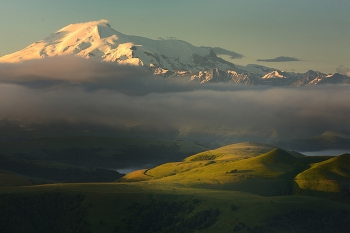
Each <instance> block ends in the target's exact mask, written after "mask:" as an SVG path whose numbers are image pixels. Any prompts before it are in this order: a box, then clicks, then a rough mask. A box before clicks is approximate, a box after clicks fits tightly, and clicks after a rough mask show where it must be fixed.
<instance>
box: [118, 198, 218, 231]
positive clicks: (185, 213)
mask: <svg viewBox="0 0 350 233" xmlns="http://www.w3.org/2000/svg"><path fill="white" fill-rule="evenodd" d="M198 203H199V200H197V199H193V200H192V201H187V200H186V201H179V202H175V201H173V202H165V201H159V200H158V201H156V200H154V199H152V200H151V202H150V203H149V204H139V203H133V204H132V205H130V206H129V207H128V208H129V210H130V211H131V214H130V215H129V216H127V217H125V218H124V219H123V220H122V221H123V223H124V224H125V230H122V229H121V227H120V226H117V227H116V230H115V232H128V233H137V232H144V233H160V232H162V233H163V232H164V233H172V232H174V233H175V232H176V233H177V232H182V233H187V232H194V231H196V230H201V229H205V228H207V227H210V226H211V225H213V224H214V223H215V222H216V220H217V217H218V216H219V215H220V210H219V209H218V208H216V209H212V208H209V209H205V210H202V211H199V212H196V213H193V212H194V210H195V207H196V206H197V205H198Z"/></svg>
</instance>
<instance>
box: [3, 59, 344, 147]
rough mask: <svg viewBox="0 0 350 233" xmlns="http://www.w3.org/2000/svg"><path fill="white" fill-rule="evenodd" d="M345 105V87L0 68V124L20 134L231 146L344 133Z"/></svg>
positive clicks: (84, 66) (64, 64) (121, 69)
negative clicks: (153, 135)
mask: <svg viewBox="0 0 350 233" xmlns="http://www.w3.org/2000/svg"><path fill="white" fill-rule="evenodd" d="M349 99H350V91H349V87H348V86H336V85H332V86H326V85H324V86H317V87H305V88H298V89H296V88H270V87H247V86H236V85H233V84H232V85H231V84H228V83H226V84H209V85H199V84H197V83H188V81H187V80H185V79H181V78H179V79H177V78H175V79H174V78H173V79H169V78H160V77H154V76H151V75H150V74H149V73H148V72H146V71H145V70H144V69H140V68H139V67H128V66H117V65H111V64H107V63H97V62H93V61H91V60H85V59H79V58H72V57H63V58H52V59H44V60H37V61H32V62H25V63H21V64H2V65H0V109H1V111H0V119H6V121H8V122H11V121H12V122H17V124H18V125H21V127H24V128H25V127H29V126H30V125H31V126H33V125H36V126H37V127H38V126H43V127H44V126H45V125H46V126H48V127H54V126H55V125H56V126H57V124H60V125H62V124H63V125H64V124H66V125H82V127H81V129H84V130H87V131H88V130H89V129H91V128H99V127H100V128H104V129H110V130H114V129H118V130H120V129H122V130H130V129H133V130H142V131H148V132H178V133H184V134H196V135H211V136H213V137H214V136H221V137H231V138H233V139H235V140H237V141H240V140H260V141H267V140H276V139H278V138H291V137H299V136H310V135H315V134H320V133H322V132H323V131H325V130H335V131H340V132H343V133H346V134H349V133H350V125H349V124H348V120H349V118H350V106H349V104H348V100H349ZM1 127H2V126H1V124H0V128H1ZM48 130H49V129H48Z"/></svg>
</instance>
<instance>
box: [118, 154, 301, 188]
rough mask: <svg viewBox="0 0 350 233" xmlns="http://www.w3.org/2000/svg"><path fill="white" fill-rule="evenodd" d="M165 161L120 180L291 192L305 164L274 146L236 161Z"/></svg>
mask: <svg viewBox="0 0 350 233" xmlns="http://www.w3.org/2000/svg"><path fill="white" fill-rule="evenodd" d="M187 161H188V159H186V160H185V161H184V162H177V163H167V164H163V165H160V166H157V167H155V168H153V169H149V170H141V171H136V172H133V173H130V174H128V175H126V176H124V177H123V178H121V180H120V181H121V182H125V181H126V182H130V181H142V180H144V181H147V180H148V181H153V182H156V183H157V184H158V183H177V184H182V185H186V186H190V187H210V188H217V189H232V190H240V191H248V192H252V193H257V194H261V195H285V194H289V193H291V192H292V189H293V184H292V183H293V179H294V177H295V175H297V174H298V173H299V172H300V171H302V170H303V169H304V167H305V166H304V165H303V164H302V163H301V162H299V161H298V160H297V159H296V158H295V157H293V156H292V155H290V154H289V153H288V152H286V151H284V150H281V149H274V150H272V151H270V152H268V153H265V154H262V155H259V156H256V157H251V158H248V159H241V160H236V158H234V159H233V160H229V159H228V160H220V159H219V160H214V161H194V162H187Z"/></svg>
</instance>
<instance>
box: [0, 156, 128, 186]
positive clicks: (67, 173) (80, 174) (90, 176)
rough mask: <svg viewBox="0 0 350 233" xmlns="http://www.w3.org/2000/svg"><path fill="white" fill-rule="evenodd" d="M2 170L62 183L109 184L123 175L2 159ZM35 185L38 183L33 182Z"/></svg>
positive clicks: (107, 171)
mask: <svg viewBox="0 0 350 233" xmlns="http://www.w3.org/2000/svg"><path fill="white" fill-rule="evenodd" d="M0 169H2V170H6V171H11V172H15V173H18V174H21V175H24V176H29V177H33V178H41V179H45V180H53V181H60V182H108V181H114V180H116V179H119V178H120V177H122V176H123V175H122V174H120V173H118V172H117V171H113V170H107V169H102V168H93V169H87V168H83V167H76V166H69V165H64V164H62V165H61V166H56V165H55V163H52V162H49V161H46V162H43V161H35V160H34V161H33V160H25V159H12V158H4V157H2V159H0ZM33 183H34V184H35V183H36V182H35V181H33Z"/></svg>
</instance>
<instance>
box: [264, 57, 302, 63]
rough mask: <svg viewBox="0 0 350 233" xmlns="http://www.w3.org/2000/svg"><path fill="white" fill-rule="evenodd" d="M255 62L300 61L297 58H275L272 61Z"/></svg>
mask: <svg viewBox="0 0 350 233" xmlns="http://www.w3.org/2000/svg"><path fill="white" fill-rule="evenodd" d="M257 61H263V62H290V61H300V60H299V59H298V58H295V57H284V56H280V57H275V58H272V59H257Z"/></svg>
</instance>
